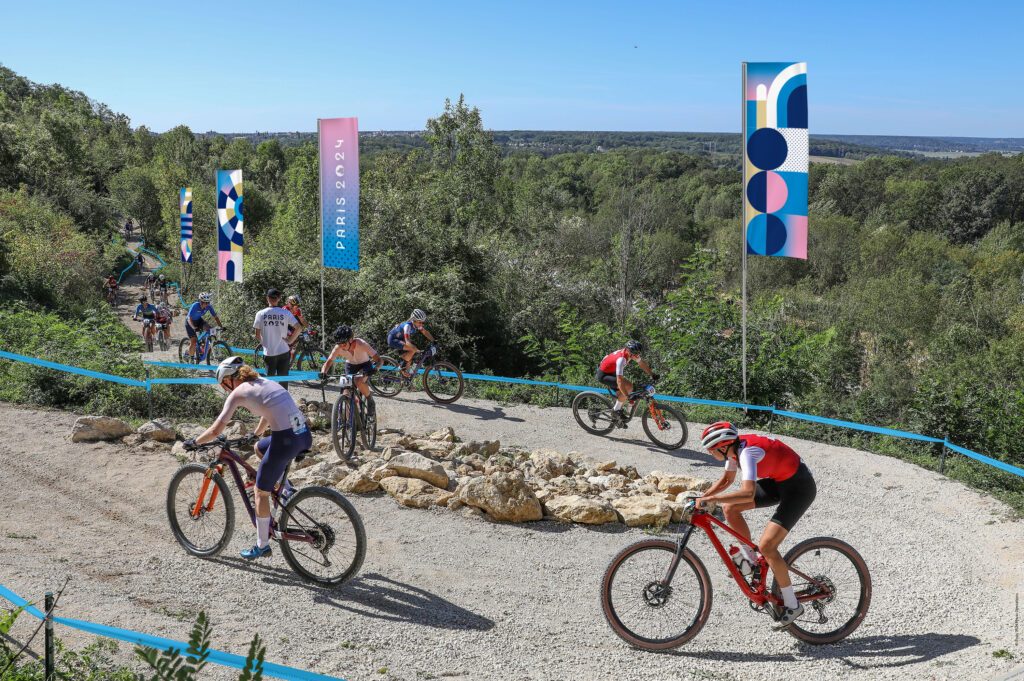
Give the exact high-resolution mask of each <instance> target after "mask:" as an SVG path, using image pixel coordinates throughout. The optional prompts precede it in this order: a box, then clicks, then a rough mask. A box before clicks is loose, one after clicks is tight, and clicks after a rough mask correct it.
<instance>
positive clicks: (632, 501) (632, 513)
mask: <svg viewBox="0 0 1024 681" xmlns="http://www.w3.org/2000/svg"><path fill="white" fill-rule="evenodd" d="M612 506H613V507H614V508H615V510H616V511H618V513H619V515H620V516H621V517H622V522H624V523H626V525H628V526H630V527H646V526H648V525H658V526H661V525H666V524H668V522H669V520H671V518H672V508H671V507H670V506H669V505H668V502H666V501H665V500H664V499H655V498H654V497H624V498H622V499H614V500H613V501H612Z"/></svg>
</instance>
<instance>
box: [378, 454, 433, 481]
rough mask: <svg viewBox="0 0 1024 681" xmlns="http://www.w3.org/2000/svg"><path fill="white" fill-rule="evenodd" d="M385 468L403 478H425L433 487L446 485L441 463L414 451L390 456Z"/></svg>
mask: <svg viewBox="0 0 1024 681" xmlns="http://www.w3.org/2000/svg"><path fill="white" fill-rule="evenodd" d="M385 468H389V469H391V470H393V471H394V472H395V473H396V474H397V475H400V476H402V477H404V478H417V479H419V480H426V481H427V482H429V483H430V484H431V485H433V486H434V487H440V488H442V489H444V488H445V487H447V486H448V474H447V473H445V470H444V468H443V467H442V466H441V464H439V463H437V462H435V461H431V460H430V459H428V458H427V457H425V456H423V455H422V454H417V453H416V452H402V453H401V454H399V455H398V456H395V457H392V458H391V459H390V460H389V461H388V462H387V463H386V464H385Z"/></svg>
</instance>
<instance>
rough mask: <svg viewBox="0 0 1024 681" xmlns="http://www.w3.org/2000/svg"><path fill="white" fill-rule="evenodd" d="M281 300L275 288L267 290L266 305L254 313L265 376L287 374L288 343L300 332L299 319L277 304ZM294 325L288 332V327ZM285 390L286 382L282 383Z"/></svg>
mask: <svg viewBox="0 0 1024 681" xmlns="http://www.w3.org/2000/svg"><path fill="white" fill-rule="evenodd" d="M280 300H281V292H280V291H278V290H277V289H276V288H272V289H270V290H269V291H267V307H265V308H264V309H262V310H260V311H259V312H257V313H256V320H255V321H254V322H253V324H252V328H253V329H255V330H256V340H257V342H259V343H260V345H262V346H263V359H264V360H265V362H266V365H267V376H287V375H288V366H289V364H291V350H290V349H289V347H288V344H289V343H293V342H295V339H296V338H298V337H299V334H300V333H302V327H301V326H300V325H299V320H297V319H296V318H295V315H293V314H292V313H291V312H289V311H288V310H286V309H284V308H283V307H280V306H278V303H279V302H280ZM289 326H292V327H294V329H295V330H294V331H293V332H292V333H291V334H289V333H288V327H289ZM281 386H282V387H284V389H285V390H287V389H288V384H287V383H282V384H281Z"/></svg>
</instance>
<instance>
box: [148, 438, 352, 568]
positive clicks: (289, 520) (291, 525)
mask: <svg viewBox="0 0 1024 681" xmlns="http://www.w3.org/2000/svg"><path fill="white" fill-rule="evenodd" d="M252 441H253V438H248V437H246V438H239V439H237V440H227V439H225V438H224V437H223V436H221V437H219V438H217V439H216V440H214V441H213V442H209V443H207V444H202V445H198V446H197V448H196V449H195V450H194V451H195V452H203V453H207V454H212V456H211V457H210V460H209V461H208V462H206V463H190V464H186V465H184V466H182V467H181V468H180V469H179V470H178V472H177V473H175V474H174V477H173V478H171V482H170V485H169V486H168V488H167V517H168V520H169V521H170V523H171V531H172V532H173V533H174V538H175V539H177V540H178V543H179V544H181V545H182V547H184V549H185V550H186V551H187V552H189V553H190V554H192V555H193V556H199V557H201V558H210V557H212V556H216V555H217V554H218V553H220V552H221V551H222V550H223V549H224V547H225V546H227V544H228V542H229V541H230V540H231V535H232V533H233V532H234V529H235V504H234V500H233V499H232V498H231V494H230V492H229V490H228V485H227V482H225V480H224V477H223V476H224V471H225V469H227V470H230V471H231V477H232V479H233V480H234V483H235V488H236V489H237V490H238V494H239V496H241V498H242V503H243V505H244V507H245V510H246V511H247V512H248V514H249V520H250V521H251V522H252V525H253V527H255V526H256V507H255V503H254V501H253V494H254V491H255V484H256V469H254V468H253V467H252V466H250V465H249V464H247V463H246V462H245V461H244V460H242V458H241V457H240V456H238V454H236V453H235V452H234V451H232V448H233V447H238V446H239V445H242V444H249V443H252ZM301 457H302V455H299V458H297V459H296V460H297V461H298V460H300V459H301ZM289 468H290V465H289V467H288V468H285V472H284V474H283V475H282V476H281V481H282V483H284V482H285V481H287V479H288V469H289ZM243 473H244V475H245V477H244V479H243ZM289 488H290V484H279V485H278V489H275V490H274V491H273V492H271V495H270V496H271V504H272V509H273V510H272V516H273V518H274V519H273V520H272V521H271V526H270V527H271V538H272V539H275V540H276V541H278V542H279V543H280V545H281V555H282V556H284V559H285V561H286V562H287V563H288V565H289V566H290V567H291V568H292V569H293V570H294V571H295V572H296V573H298V574H299V575H300V576H301V577H303V578H304V579H307V580H309V581H311V582H316V583H317V584H322V585H328V586H334V585H337V584H342V583H343V582H346V581H348V580H349V579H351V578H352V577H354V576H355V575H356V573H357V572H359V568H360V567H361V566H362V564H363V559H364V558H365V557H366V530H365V529H364V528H363V521H362V519H361V518H360V517H359V513H357V512H356V509H355V508H354V507H353V506H352V504H351V503H350V502H349V501H348V499H346V498H345V497H344V496H342V494H341V493H340V492H338V491H337V490H335V489H331V488H329V487H303V488H301V489H299V490H297V491H294V492H292V493H291V494H290V495H286V496H287V498H283V496H282V495H283V494H286V493H285V492H284V490H287V489H289Z"/></svg>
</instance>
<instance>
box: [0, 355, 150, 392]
mask: <svg viewBox="0 0 1024 681" xmlns="http://www.w3.org/2000/svg"><path fill="white" fill-rule="evenodd" d="M0 358H3V359H9V360H12V361H15V362H24V363H25V364H34V365H36V366H41V367H46V368H47V369H56V370H58V371H64V372H67V373H69V374H78V375H79V376H88V377H89V378H98V379H100V380H101V381H108V382H110V383H120V384H121V385H130V386H133V387H136V388H145V387H146V382H145V381H138V380H136V379H134V378H125V377H124V376H114V375H113V374H104V373H102V372H99V371H92V370H91V369H83V368H81V367H73V366H69V365H67V364H58V363H57V362H50V361H47V360H45V359H37V358H35V357H26V356H24V355H16V354H14V353H13V352H4V351H3V350H0Z"/></svg>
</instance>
